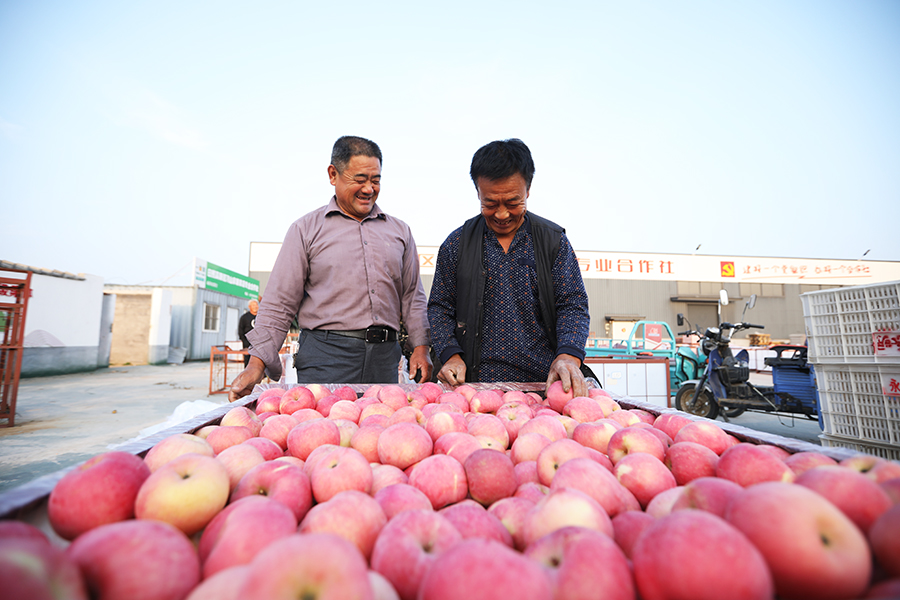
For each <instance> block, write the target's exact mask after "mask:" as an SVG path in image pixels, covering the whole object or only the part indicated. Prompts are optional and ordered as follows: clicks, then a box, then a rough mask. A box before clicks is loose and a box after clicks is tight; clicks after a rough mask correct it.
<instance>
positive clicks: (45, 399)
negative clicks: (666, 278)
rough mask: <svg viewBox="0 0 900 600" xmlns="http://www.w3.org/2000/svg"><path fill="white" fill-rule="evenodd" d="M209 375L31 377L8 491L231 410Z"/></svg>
mask: <svg viewBox="0 0 900 600" xmlns="http://www.w3.org/2000/svg"><path fill="white" fill-rule="evenodd" d="M238 370H239V368H237V369H236V370H235V374H236V373H237V371H238ZM209 371H210V367H209V363H208V362H206V361H198V362H188V363H184V364H180V365H160V366H147V365H145V366H130V367H113V368H109V369H99V370H97V371H93V372H90V373H79V374H72V375H58V376H53V377H37V378H30V379H23V380H22V381H21V383H20V384H19V396H18V401H17V406H16V424H15V426H14V427H11V428H2V427H0V493H2V492H3V491H6V490H9V489H12V488H15V487H17V486H21V485H22V484H24V483H27V482H30V481H32V480H34V479H36V478H38V477H41V476H43V475H48V474H52V473H55V472H57V471H60V470H62V469H65V468H67V467H71V466H74V465H77V464H79V463H81V462H83V461H85V460H87V459H88V458H90V457H92V456H95V455H97V454H100V453H102V452H105V451H107V450H109V449H110V448H112V447H115V446H116V445H119V444H123V443H125V442H129V441H132V440H135V438H139V437H143V436H145V435H148V434H150V433H154V432H156V431H159V430H160V429H162V428H163V427H164V426H171V425H175V424H176V423H178V422H180V421H183V420H185V419H187V418H190V417H193V416H196V415H197V414H201V413H205V412H206V411H208V410H213V409H215V408H216V406H217V405H224V404H227V397H226V395H225V394H213V395H209V393H208V392H209V378H210V377H209V376H210V373H209ZM753 378H754V381H755V382H756V383H759V384H761V385H764V384H766V379H767V378H768V381H769V382H771V376H769V375H766V374H759V373H755V374H753ZM176 409H178V412H177V413H176ZM720 421H721V419H720ZM731 423H733V424H735V425H740V426H742V427H747V428H749V429H753V430H756V431H761V432H765V433H770V434H774V435H778V436H782V437H785V438H792V439H796V440H802V441H805V442H809V443H812V444H819V439H818V435H819V434H820V433H821V430H819V426H818V422H816V421H811V420H808V419H806V418H805V417H799V418H792V417H790V416H777V415H771V414H759V413H744V415H742V416H740V417H738V418H737V419H732V420H731Z"/></svg>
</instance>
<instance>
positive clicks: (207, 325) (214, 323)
mask: <svg viewBox="0 0 900 600" xmlns="http://www.w3.org/2000/svg"><path fill="white" fill-rule="evenodd" d="M203 331H219V305H218V304H207V303H205V302H204V303H203Z"/></svg>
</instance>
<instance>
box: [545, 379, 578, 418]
mask: <svg viewBox="0 0 900 600" xmlns="http://www.w3.org/2000/svg"><path fill="white" fill-rule="evenodd" d="M574 396H575V394H574V393H573V392H572V388H569V391H565V390H564V389H563V384H562V381H560V380H558V379H557V380H556V381H554V382H553V383H551V384H550V387H548V388H547V404H548V406H550V408H552V409H553V410H554V411H556V412H558V413H562V411H563V409H564V408H565V406H566V403H568V402H569V400H571V399H572V398H573V397H574Z"/></svg>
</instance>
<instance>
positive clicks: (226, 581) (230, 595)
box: [185, 565, 250, 600]
mask: <svg viewBox="0 0 900 600" xmlns="http://www.w3.org/2000/svg"><path fill="white" fill-rule="evenodd" d="M249 572H250V566H249V565H239V566H237V567H230V568H228V569H224V570H222V571H219V572H218V573H216V574H215V575H213V576H212V577H208V578H206V579H204V580H203V581H201V582H200V585H198V586H197V587H195V588H194V589H193V591H191V593H190V595H189V596H188V597H187V598H186V599H185V600H241V598H240V597H238V592H239V591H240V589H241V586H242V585H244V580H245V579H246V578H247V573H249Z"/></svg>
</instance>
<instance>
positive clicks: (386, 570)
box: [372, 510, 462, 600]
mask: <svg viewBox="0 0 900 600" xmlns="http://www.w3.org/2000/svg"><path fill="white" fill-rule="evenodd" d="M460 541H462V535H460V533H459V531H457V529H456V527H454V526H453V524H452V523H451V522H450V521H448V520H447V519H446V518H445V517H444V516H442V515H441V514H439V513H436V512H434V511H432V510H427V511H426V510H409V511H404V512H402V513H400V514H398V515H397V516H396V517H395V518H393V519H391V520H390V521H388V523H387V525H385V526H384V528H383V529H382V530H381V533H379V534H378V539H377V540H376V541H375V548H374V549H373V550H372V569H374V570H375V571H377V572H378V573H381V574H382V575H383V576H384V577H385V578H386V579H387V580H388V581H389V582H390V583H391V585H393V587H394V589H395V590H396V591H397V595H398V596H399V597H400V598H401V599H402V600H415V598H416V593H417V592H418V590H419V586H420V585H421V583H422V579H423V578H424V577H425V574H426V573H427V572H428V570H429V569H430V568H431V565H432V564H433V563H434V562H435V561H436V560H437V558H438V557H439V556H440V555H441V554H443V553H444V552H445V551H446V550H448V549H449V548H451V547H452V546H454V545H455V544H457V543H458V542H460Z"/></svg>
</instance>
